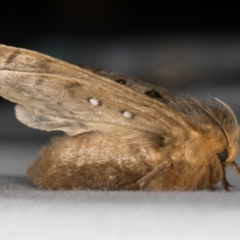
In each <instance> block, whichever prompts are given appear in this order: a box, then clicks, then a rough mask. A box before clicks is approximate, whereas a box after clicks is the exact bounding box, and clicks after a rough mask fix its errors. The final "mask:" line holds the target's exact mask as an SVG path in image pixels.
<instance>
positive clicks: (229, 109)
mask: <svg viewBox="0 0 240 240" xmlns="http://www.w3.org/2000/svg"><path fill="white" fill-rule="evenodd" d="M214 99H215V100H216V101H217V102H219V103H220V104H222V105H223V106H224V107H225V108H226V109H227V110H228V111H229V112H230V113H231V114H232V116H233V119H234V122H235V123H236V124H237V125H238V121H237V117H236V115H235V114H234V112H233V110H232V109H231V108H230V107H229V106H228V105H227V104H226V103H225V102H223V101H222V100H220V99H219V98H217V97H215V98H214Z"/></svg>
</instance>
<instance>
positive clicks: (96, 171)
mask: <svg viewBox="0 0 240 240" xmlns="http://www.w3.org/2000/svg"><path fill="white" fill-rule="evenodd" d="M99 74H100V75H99ZM0 95H1V96H3V97H4V98H6V99H8V100H9V101H12V102H16V103H17V104H18V105H17V107H16V116H17V118H18V119H19V120H20V121H21V122H22V123H24V124H26V125H27V126H29V127H33V128H37V129H41V130H46V131H53V130H61V131H64V132H65V133H66V134H67V135H71V136H64V137H62V138H56V139H53V140H52V142H51V143H50V144H49V145H47V146H46V147H45V148H44V149H43V150H42V151H41V153H40V155H39V158H38V160H37V161H36V163H34V164H33V165H32V166H31V167H30V168H29V170H28V175H29V176H30V178H31V179H32V180H33V182H34V183H35V184H36V185H37V186H39V187H41V188H48V189H61V188H63V189H72V188H78V189H102V190H120V189H128V190H130V189H135V190H140V189H141V190H197V189H212V188H213V186H214V184H215V183H216V182H218V181H222V183H223V186H224V188H225V189H227V188H228V184H227V181H226V179H225V167H226V166H227V165H229V164H232V165H233V167H234V169H235V170H236V172H240V170H239V168H238V167H237V165H236V163H235V162H234V158H235V156H236V153H237V150H238V139H239V131H238V124H237V121H236V117H235V115H234V113H233V112H232V110H231V109H230V108H229V107H228V106H227V105H226V104H224V103H221V102H220V104H222V107H221V109H220V108H219V107H218V106H219V105H217V104H205V103H203V104H200V103H198V101H196V100H194V99H192V98H189V97H181V96H179V95H176V94H174V93H170V92H168V91H167V90H165V89H163V88H160V87H157V86H154V85H151V84H145V83H143V82H141V81H138V80H132V79H130V78H128V77H124V76H121V77H120V78H119V76H118V75H116V74H113V73H107V72H96V71H94V72H93V71H91V70H88V69H84V68H80V67H78V66H75V65H71V64H69V63H66V62H63V61H61V60H57V59H54V58H51V57H49V56H46V55H43V54H40V53H36V52H34V51H29V50H25V49H20V48H13V47H7V46H3V45H0Z"/></svg>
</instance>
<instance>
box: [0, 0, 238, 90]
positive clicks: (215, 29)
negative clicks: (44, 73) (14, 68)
mask: <svg viewBox="0 0 240 240" xmlns="http://www.w3.org/2000/svg"><path fill="white" fill-rule="evenodd" d="M0 7H1V10H2V11H1V14H0V23H1V25H0V28H1V34H0V43H1V44H6V45H12V46H16V47H23V48H28V49H33V50H36V51H39V52H42V53H46V54H49V55H51V56H54V57H57V58H60V59H63V60H66V61H69V62H71V63H76V64H84V65H91V66H95V67H100V68H104V69H107V70H111V71H117V72H122V73H124V74H127V75H130V76H134V77H138V78H142V79H144V80H147V81H151V82H154V83H157V84H160V85H163V86H165V87H166V86H167V87H169V88H170V89H173V90H174V91H175V90H176V91H178V89H179V86H180V91H182V89H181V87H182V86H183V87H186V86H187V87H188V89H190V88H189V87H193V86H195V87H202V86H203V85H202V82H204V86H205V87H208V86H209V88H214V87H216V86H218V87H219V86H226V85H229V84H230V85H231V86H232V85H233V84H234V85H236V86H237V85H238V84H239V78H240V71H239V63H240V34H239V33H240V32H239V26H240V25H239V23H240V17H239V10H238V7H237V5H236V6H235V5H233V4H231V3H229V2H223V3H221V2H211V1H125V0H115V1H107V0H103V1H97V0H91V1H82V0H79V1H73V0H69V1H62V0H52V1H19V2H10V1H8V2H4V3H1V6H0ZM216 84H217V85H216ZM193 93H194V91H193Z"/></svg>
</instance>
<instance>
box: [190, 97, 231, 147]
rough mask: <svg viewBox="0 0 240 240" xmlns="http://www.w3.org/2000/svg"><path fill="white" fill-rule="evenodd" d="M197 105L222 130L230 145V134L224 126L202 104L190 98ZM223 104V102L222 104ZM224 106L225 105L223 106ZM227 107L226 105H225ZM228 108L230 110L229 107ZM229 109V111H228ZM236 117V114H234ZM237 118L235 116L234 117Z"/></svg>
mask: <svg viewBox="0 0 240 240" xmlns="http://www.w3.org/2000/svg"><path fill="white" fill-rule="evenodd" d="M188 97H189V98H190V99H191V100H192V101H193V102H194V103H195V104H197V105H198V106H199V107H200V108H201V109H202V110H203V111H204V112H205V113H206V114H207V115H208V116H209V117H211V118H212V119H213V120H214V121H215V122H216V124H217V125H218V126H219V127H220V129H222V132H223V134H224V135H225V137H226V140H227V143H228V145H229V144H230V141H229V137H228V134H227V131H226V130H225V128H224V127H223V125H222V124H221V123H220V122H219V121H218V120H217V119H216V118H215V117H214V116H213V115H212V114H211V113H210V112H209V111H208V110H207V109H206V108H205V107H203V106H202V105H201V104H200V103H198V102H197V101H196V100H195V99H194V98H192V97H191V96H188ZM220 103H221V102H220ZM223 105H224V104H223ZM224 106H225V105H224ZM228 108H230V107H229V106H228ZM228 108H227V109H228ZM233 115H234V114H233ZM234 117H235V115H234Z"/></svg>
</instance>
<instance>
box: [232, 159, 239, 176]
mask: <svg viewBox="0 0 240 240" xmlns="http://www.w3.org/2000/svg"><path fill="white" fill-rule="evenodd" d="M231 165H232V167H233V169H234V171H235V173H236V174H237V175H238V176H239V177H240V167H239V166H238V165H237V163H236V162H232V163H231Z"/></svg>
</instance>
